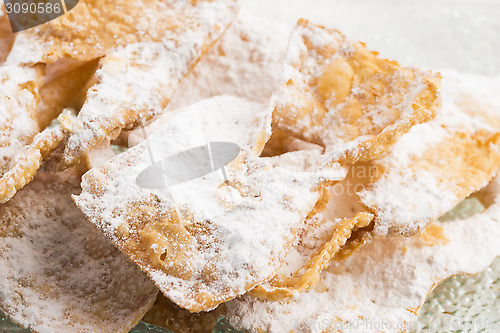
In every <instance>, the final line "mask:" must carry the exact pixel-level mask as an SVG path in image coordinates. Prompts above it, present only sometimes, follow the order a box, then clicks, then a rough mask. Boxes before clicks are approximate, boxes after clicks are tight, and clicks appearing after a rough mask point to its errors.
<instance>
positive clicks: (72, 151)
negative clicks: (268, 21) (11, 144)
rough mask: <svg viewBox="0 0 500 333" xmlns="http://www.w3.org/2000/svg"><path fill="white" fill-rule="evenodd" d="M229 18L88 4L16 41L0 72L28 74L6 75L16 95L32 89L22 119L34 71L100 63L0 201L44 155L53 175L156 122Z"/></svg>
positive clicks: (7, 181)
mask: <svg viewBox="0 0 500 333" xmlns="http://www.w3.org/2000/svg"><path fill="white" fill-rule="evenodd" d="M131 13H133V14H131ZM235 15H236V4H235V1H232V0H218V1H196V2H192V1H187V0H186V1H160V0H143V1H139V2H134V3H132V2H130V1H125V0H124V1H111V0H109V1H99V0H88V1H81V2H80V3H79V4H78V5H77V6H76V7H75V8H74V9H73V10H71V11H70V12H69V13H68V14H67V15H64V16H62V17H60V18H58V19H55V20H53V21H51V22H49V23H47V24H44V25H41V26H39V27H36V28H33V29H29V30H26V31H23V32H20V33H18V34H17V36H16V39H15V42H14V45H13V47H12V50H11V52H10V54H9V56H8V57H7V60H6V62H5V64H4V65H3V66H2V68H3V69H4V70H6V71H7V70H8V69H11V71H14V70H15V71H20V72H22V73H26V74H25V75H24V76H25V77H24V78H22V77H20V76H19V75H14V74H15V73H13V72H8V73H6V74H5V75H6V76H7V77H8V79H9V80H20V79H21V78H22V80H23V81H22V82H19V83H18V84H17V85H20V86H21V88H24V87H25V86H26V85H27V83H29V82H33V84H31V86H33V88H32V89H31V90H33V93H31V95H33V96H32V97H30V95H28V92H30V91H27V92H26V94H25V95H28V96H27V97H30V98H31V100H30V101H26V102H25V103H30V104H29V105H26V106H23V107H22V108H21V112H26V113H28V114H30V112H33V109H35V108H36V99H37V95H36V94H37V91H38V89H39V88H40V84H38V83H37V82H39V80H37V75H36V72H34V69H35V68H38V67H42V69H43V64H47V63H53V62H55V61H57V60H58V59H61V58H71V59H77V60H81V61H89V60H93V59H96V58H100V61H99V67H98V69H97V72H96V74H95V76H96V82H95V84H94V85H92V86H91V87H90V88H89V90H88V92H87V98H86V100H85V103H84V104H83V106H82V108H81V110H80V111H79V113H78V116H77V117H76V119H75V120H71V121H69V120H68V121H63V123H62V125H60V126H59V127H58V128H57V129H56V130H54V129H51V130H46V131H43V132H41V133H40V134H39V135H38V136H37V137H36V138H33V140H32V142H31V146H30V147H28V148H27V149H26V151H27V152H26V153H25V155H24V158H23V159H20V160H19V162H18V163H16V164H15V165H14V166H12V168H11V169H10V170H9V171H8V172H7V173H6V174H5V175H4V176H3V178H2V179H1V180H0V193H1V195H0V197H1V198H2V201H7V200H8V199H9V198H10V197H12V196H13V195H14V194H15V191H16V190H17V189H19V188H21V187H22V186H24V184H26V183H27V182H29V180H30V179H31V178H32V177H33V175H34V173H35V172H36V170H37V169H38V167H39V165H40V164H41V163H42V161H44V160H45V159H47V157H48V156H49V155H51V160H52V162H51V165H52V166H49V167H51V168H53V169H61V168H66V167H69V166H72V165H74V164H75V163H76V162H78V161H79V160H80V158H81V156H82V154H84V153H88V152H89V151H90V150H91V149H92V148H93V147H94V146H95V145H96V144H98V143H99V142H100V141H101V140H103V139H105V138H109V137H113V136H116V135H118V134H119V132H120V131H121V129H123V128H126V127H132V126H134V125H136V124H138V123H139V122H140V121H146V120H148V119H150V118H152V117H155V116H156V115H158V112H160V111H161V110H163V109H164V107H165V106H166V105H167V103H168V102H169V100H170V98H171V97H172V95H173V92H174V90H175V88H176V86H177V85H178V83H179V81H180V79H182V78H183V77H184V76H185V75H186V74H187V73H188V72H189V70H190V69H191V68H192V67H193V66H194V65H195V64H196V62H197V61H198V59H199V58H200V57H201V56H202V55H203V54H204V53H205V52H206V51H207V50H208V49H209V48H210V47H211V45H212V44H213V43H214V42H215V41H216V40H217V39H218V38H219V36H220V35H221V34H222V32H223V31H224V30H225V28H226V27H227V26H228V25H229V23H230V22H231V21H232V19H233V18H234V16H235ZM14 78H15V79H14ZM4 84H7V83H4ZM11 85H14V83H12V84H11ZM18 89H20V88H18ZM6 93H9V92H8V91H6ZM9 94H11V95H12V94H14V95H15V96H20V94H18V93H17V92H15V91H13V92H12V93H9ZM2 107H3V108H5V106H2ZM23 110H25V111H23ZM70 123H71V124H70Z"/></svg>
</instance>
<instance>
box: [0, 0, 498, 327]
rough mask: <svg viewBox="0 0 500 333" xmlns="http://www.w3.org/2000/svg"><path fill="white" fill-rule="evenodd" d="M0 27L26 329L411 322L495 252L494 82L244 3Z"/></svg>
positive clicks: (88, 7)
mask: <svg viewBox="0 0 500 333" xmlns="http://www.w3.org/2000/svg"><path fill="white" fill-rule="evenodd" d="M132 12H133V13H134V15H128V14H129V13H132ZM0 20H1V34H0V39H1V43H0V45H1V47H2V50H1V51H0V62H1V65H0V76H1V78H2V80H1V83H0V84H1V85H2V92H1V94H2V98H1V100H0V115H1V117H0V126H1V130H0V131H1V132H0V133H1V134H0V154H1V156H2V159H1V164H0V177H1V178H0V200H1V202H2V204H1V205H0V216H1V220H0V262H1V263H2V264H1V268H0V309H1V310H2V311H3V312H4V313H5V314H7V315H8V316H9V317H10V318H11V320H12V321H14V322H15V323H17V324H19V325H20V326H23V327H26V328H29V329H31V330H32V331H33V332H68V331H71V332H128V331H129V330H130V329H132V328H133V327H134V326H135V325H136V324H137V323H138V322H139V321H140V320H141V319H142V320H143V321H145V322H149V323H152V324H155V325H157V326H162V327H165V328H167V329H169V330H172V331H174V332H211V331H212V329H213V328H214V326H215V325H216V323H217V321H218V320H219V318H221V317H225V318H227V319H228V320H229V322H230V323H231V324H232V325H233V326H234V327H237V328H241V329H246V330H249V331H251V332H299V331H300V332H380V331H384V332H401V331H404V330H406V329H408V328H409V327H410V325H411V324H412V323H414V322H415V321H416V320H417V319H418V311H419V308H420V307H421V305H422V304H423V303H424V302H425V299H426V297H427V296H428V294H429V293H430V292H431V291H432V289H433V288H434V287H435V286H436V285H437V284H438V283H439V282H440V281H442V280H443V279H445V278H447V277H448V276H450V275H453V274H459V273H462V274H473V273H477V272H479V271H481V270H482V269H484V268H485V267H487V266H488V265H489V264H490V263H491V261H492V260H493V259H494V258H495V256H497V255H500V243H499V242H498V241H497V239H498V237H500V221H499V217H498V216H499V210H500V184H499V182H500V180H499V179H498V178H495V177H496V174H497V172H498V170H499V169H500V97H499V96H500V89H499V87H500V78H496V77H482V76H478V75H472V74H462V73H458V72H456V71H453V70H445V71H441V72H437V71H429V70H423V69H417V68H408V67H403V66H401V65H399V64H398V63H397V62H396V61H391V60H386V59H382V58H381V57H379V56H378V54H377V52H373V51H370V50H369V49H368V48H367V47H366V45H365V44H363V43H361V42H357V41H353V40H350V39H349V38H347V37H346V36H345V35H343V34H342V33H341V32H339V31H337V30H334V29H331V28H327V27H323V26H319V25H316V24H314V23H311V22H309V21H307V20H305V19H301V20H299V21H298V23H297V24H296V26H295V27H288V26H286V25H282V24H280V23H275V22H270V21H267V20H265V19H261V18H258V17H254V16H252V15H251V14H249V13H247V12H245V11H244V10H241V11H238V6H237V4H236V3H235V2H234V1H233V0H200V1H190V0H181V1H173V0H172V1H170V0H161V1H160V0H140V1H135V2H130V1H124V0H123V1H121V0H120V1H117V0H83V1H80V3H79V4H78V5H77V6H76V7H75V8H74V9H73V10H72V11H71V12H69V13H68V14H66V15H64V16H63V17H60V18H57V19H55V20H53V21H51V22H49V23H46V24H44V25H41V26H39V27H36V28H33V29H30V30H26V31H23V32H20V33H17V34H16V35H13V34H11V33H9V30H8V20H7V17H6V15H5V13H4V12H2V16H0ZM221 147H222V148H221ZM228 147H233V148H231V149H234V147H237V150H236V151H235V152H234V156H232V157H231V158H229V159H226V158H225V157H227V156H228V154H229V155H230V152H228V151H226V150H225V149H230V148H228ZM195 152H202V153H203V154H205V155H203V154H202V153H195ZM186 156H187V157H188V158H186ZM220 156H222V157H224V158H222V157H221V158H219V157H220ZM221 159H223V160H224V161H222V162H221ZM174 162H175V163H174ZM181 162H182V163H183V164H180V163H181ZM152 171H154V172H153V173H151V172H152ZM146 176H147V177H149V178H147V177H146ZM145 177H146V178H145Z"/></svg>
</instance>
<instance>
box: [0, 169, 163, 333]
mask: <svg viewBox="0 0 500 333" xmlns="http://www.w3.org/2000/svg"><path fill="white" fill-rule="evenodd" d="M79 181H80V177H79V174H78V173H77V171H76V170H75V169H70V170H67V171H65V172H64V173H61V174H53V173H46V172H40V173H39V174H38V175H37V177H36V179H35V180H34V181H33V182H32V183H31V184H29V185H28V186H27V187H26V188H24V189H23V190H21V191H20V192H19V193H18V195H17V196H16V197H15V198H14V199H13V200H11V201H9V202H8V203H6V204H2V205H1V208H0V212H1V213H0V215H1V222H0V249H1V251H0V262H1V266H2V269H1V270H0V308H1V310H2V311H3V312H5V313H6V314H8V315H9V317H10V318H11V319H12V320H13V321H14V322H16V323H17V324H19V325H21V326H23V327H26V328H30V329H31V330H32V331H33V332H68V331H72V332H90V331H92V332H110V333H111V332H113V333H115V332H124V333H126V332H128V331H129V330H130V329H131V328H132V327H134V326H135V325H136V324H137V323H138V322H139V320H140V319H141V318H142V316H143V315H144V314H145V313H146V312H147V311H148V309H149V308H150V307H151V305H152V304H153V302H154V300H155V297H156V294H157V293H158V290H157V288H156V287H155V286H154V284H153V283H152V282H150V280H149V279H148V278H147V276H146V274H144V273H143V272H141V271H140V270H139V269H138V268H137V267H136V266H135V265H134V264H133V263H132V262H130V261H129V260H128V258H127V257H126V256H124V255H123V254H122V253H120V251H118V250H117V249H116V248H115V247H114V246H113V245H112V244H111V243H110V242H109V241H108V240H107V239H106V238H105V237H103V236H102V234H101V233H100V232H99V231H98V230H97V229H96V228H95V227H94V226H93V225H92V224H91V223H89V222H88V221H87V220H86V219H85V216H84V215H83V214H82V213H81V212H80V211H79V210H78V208H77V207H75V205H74V203H73V202H72V200H71V194H75V193H78V191H79V190H80V188H79Z"/></svg>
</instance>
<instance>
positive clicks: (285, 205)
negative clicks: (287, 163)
mask: <svg viewBox="0 0 500 333" xmlns="http://www.w3.org/2000/svg"><path fill="white" fill-rule="evenodd" d="M270 111H271V109H270V108H269V107H268V106H267V105H266V104H264V105H262V104H257V103H251V102H248V101H245V100H241V99H237V98H235V97H225V96H222V97H216V98H213V99H209V100H206V101H202V102H199V103H197V104H194V105H192V106H189V107H187V108H185V109H181V110H179V111H178V115H176V116H175V117H174V118H172V119H169V121H167V122H165V123H164V124H163V125H161V126H160V127H158V128H157V129H156V131H154V132H153V133H152V134H149V135H148V137H147V140H146V141H143V142H142V143H140V144H138V145H136V146H134V147H133V148H131V149H129V150H128V151H126V152H125V153H122V154H120V155H118V156H117V157H116V158H114V159H112V160H110V161H109V162H107V163H105V164H104V166H102V167H101V168H94V169H91V170H90V171H89V172H88V173H87V174H86V175H85V176H84V178H83V182H82V187H83V192H82V194H80V195H79V196H76V197H75V202H76V203H77V205H78V206H79V207H80V209H81V210H82V211H83V212H84V213H85V215H86V216H87V217H88V218H89V219H90V221H92V222H93V223H95V224H96V225H97V226H98V227H99V228H100V229H101V230H102V231H103V232H104V233H105V234H106V235H107V236H108V237H109V238H110V239H111V240H112V241H113V242H114V243H115V245H116V246H117V247H118V248H119V249H121V250H122V251H123V252H124V253H126V254H127V255H129V257H130V258H131V259H132V260H133V261H134V262H136V263H137V264H138V265H139V266H140V267H141V268H142V269H143V270H145V271H146V272H147V273H148V274H149V276H150V277H151V278H152V279H153V280H154V281H155V283H156V284H157V285H158V287H159V288H160V290H161V291H162V292H163V293H164V294H165V295H166V296H167V297H169V298H170V299H171V300H172V301H173V302H174V303H176V304H178V305H179V306H181V307H183V308H186V309H188V310H190V311H192V312H198V311H207V310H210V309H213V308H215V307H216V306H217V305H218V304H220V303H222V302H224V301H227V300H229V299H232V298H234V297H236V296H238V295H241V294H243V293H245V292H246V291H248V290H249V289H252V288H253V287H254V286H255V285H257V284H258V283H261V282H263V281H265V280H266V279H268V278H270V277H271V276H272V275H274V273H275V271H276V269H277V267H278V266H279V265H280V262H281V260H282V259H283V256H284V255H285V252H286V249H287V248H288V247H289V246H290V242H291V241H292V240H293V238H294V237H295V235H296V233H297V231H298V230H299V228H300V226H301V224H302V223H303V221H304V219H305V218H306V216H307V214H308V213H309V212H310V211H311V210H312V209H313V207H314V205H315V204H316V202H317V201H318V199H319V198H320V196H321V193H322V188H323V187H324V185H325V184H328V183H331V182H333V181H338V180H340V179H342V178H343V177H344V176H345V171H344V170H343V168H341V167H340V166H337V167H333V168H331V169H325V170H319V171H311V172H297V171H295V170H291V169H287V168H280V167H273V165H272V164H270V163H268V162H267V160H266V159H259V158H258V157H257V156H258V155H259V154H260V152H261V151H262V148H263V146H264V143H265V142H266V141H267V138H268V137H269V134H270V117H271V112H270ZM164 117H165V116H164ZM213 142H229V143H233V144H237V145H238V146H239V147H241V151H240V152H239V154H238V151H236V155H238V157H237V158H236V159H235V160H233V161H232V162H230V163H229V164H227V165H226V166H225V167H222V168H221V171H223V172H222V174H221V173H220V172H216V173H211V174H206V175H205V176H203V174H204V173H203V172H201V171H200V170H215V169H210V162H205V158H201V157H199V156H198V155H197V154H196V155H190V156H192V158H191V159H190V160H189V161H188V162H182V167H181V168H180V169H176V168H174V167H173V166H172V163H174V162H173V161H177V162H175V163H178V161H184V158H183V156H185V154H186V153H187V152H194V151H201V150H200V149H203V148H202V147H208V146H210V145H211V144H210V143H213ZM148 144H149V145H150V148H151V149H150V150H149V149H148ZM207 144H208V146H207ZM211 147H212V146H211ZM214 148H216V146H213V147H212V148H211V153H210V154H212V157H213V158H214V164H217V163H216V162H215V161H217V160H218V157H216V156H218V154H220V152H219V153H218V152H217V149H214ZM238 150H239V149H238ZM149 151H151V152H152V153H153V154H152V155H153V158H152V159H151V155H150V153H149ZM189 154H191V153H189ZM210 154H208V153H207V154H206V155H204V156H207V158H208V156H209V155H210ZM200 156H201V155H200ZM152 160H154V161H155V163H152ZM209 160H210V159H209ZM161 161H164V162H161ZM191 164H192V165H193V166H192V167H189V165H191ZM152 165H153V166H154V165H158V167H159V168H160V169H161V170H166V171H165V173H163V175H164V177H166V178H165V180H166V183H167V184H171V186H169V187H168V188H169V189H168V191H165V190H163V192H161V191H159V190H151V189H145V188H141V187H140V186H139V185H138V184H139V181H140V179H141V177H142V176H141V175H142V174H144V172H146V171H145V170H146V169H151V167H152ZM219 167H220V166H219ZM192 168H193V170H197V171H196V173H198V172H200V173H198V177H199V178H196V179H191V180H189V181H187V182H183V183H179V182H178V180H179V179H183V180H185V179H186V177H185V176H186V174H185V173H182V175H181V176H176V177H173V178H172V175H173V174H177V173H178V172H179V171H178V170H181V171H182V172H188V173H190V174H191V171H188V170H190V169H192ZM212 168H213V167H212ZM226 177H227V178H226ZM161 179H162V178H161V177H160V176H155V177H153V179H152V180H151V182H150V183H148V184H150V185H148V186H150V187H151V188H154V187H155V186H157V185H158V184H161V183H162V180H161ZM225 179H226V180H225ZM160 188H161V186H160Z"/></svg>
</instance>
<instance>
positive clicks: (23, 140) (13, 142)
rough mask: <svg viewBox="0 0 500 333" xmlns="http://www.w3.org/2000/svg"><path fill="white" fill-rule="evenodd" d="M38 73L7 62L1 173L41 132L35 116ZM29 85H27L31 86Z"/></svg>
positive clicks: (0, 112) (0, 73)
mask: <svg viewBox="0 0 500 333" xmlns="http://www.w3.org/2000/svg"><path fill="white" fill-rule="evenodd" d="M38 80H39V78H38V72H37V70H36V69H35V68H31V67H18V66H14V65H3V66H2V67H1V68H0V81H1V82H2V90H1V93H0V94H1V96H2V98H1V101H2V102H1V104H0V128H1V132H0V157H1V160H0V175H2V174H3V173H5V172H6V171H7V170H8V168H9V167H10V163H11V161H12V159H13V158H14V156H15V155H17V154H18V153H20V151H21V150H22V148H23V147H24V146H25V145H26V144H27V143H29V142H30V140H31V139H32V138H33V137H34V136H35V135H36V133H37V132H38V124H37V122H36V119H35V109H36V103H37V101H36V99H37V96H36V94H37V93H38V92H37V90H36V82H37V81H38ZM30 86H31V89H32V90H30V89H29V88H27V87H30Z"/></svg>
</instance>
